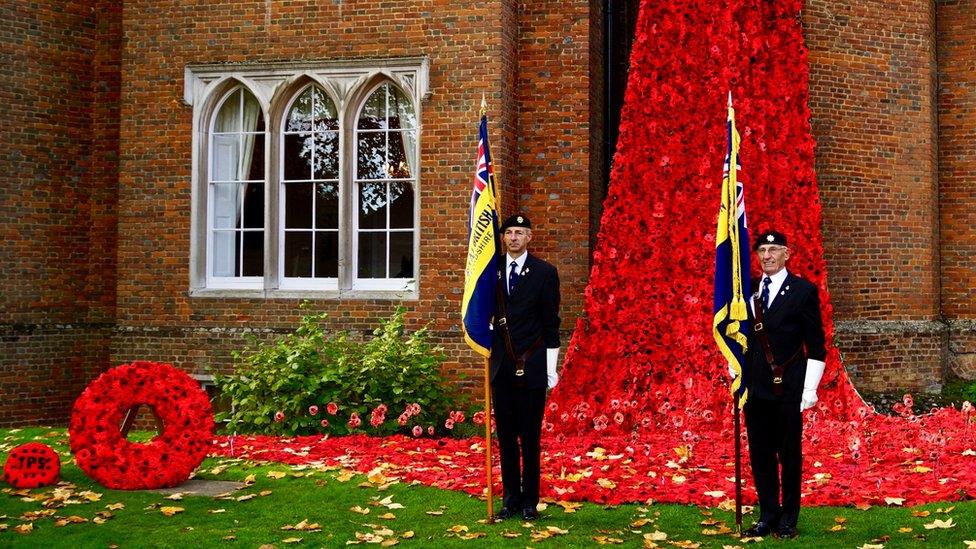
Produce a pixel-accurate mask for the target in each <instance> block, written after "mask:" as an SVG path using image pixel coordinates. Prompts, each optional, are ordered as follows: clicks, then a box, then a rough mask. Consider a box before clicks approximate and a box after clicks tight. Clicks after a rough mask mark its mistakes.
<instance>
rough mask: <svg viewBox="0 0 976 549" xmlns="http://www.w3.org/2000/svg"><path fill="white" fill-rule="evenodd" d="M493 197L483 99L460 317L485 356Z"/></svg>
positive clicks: (494, 237)
mask: <svg viewBox="0 0 976 549" xmlns="http://www.w3.org/2000/svg"><path fill="white" fill-rule="evenodd" d="M495 198H496V197H495V173H494V170H493V169H492V166H491V152H490V151H489V148H488V116H487V115H486V114H485V103H484V101H482V104H481V126H480V129H479V131H478V164H477V169H476V170H475V176H474V189H473V190H472V191H471V209H470V212H469V216H468V259H467V262H466V263H465V266H464V297H463V298H462V300H461V317H462V318H463V320H464V322H463V326H464V340H465V341H466V342H467V343H468V345H469V346H471V348H472V349H474V351H475V352H477V353H478V354H480V355H481V356H485V357H487V356H490V355H491V339H492V332H491V320H492V317H494V316H495V285H496V284H497V279H498V267H497V259H496V256H497V254H498V249H499V244H498V211H497V209H496V203H495Z"/></svg>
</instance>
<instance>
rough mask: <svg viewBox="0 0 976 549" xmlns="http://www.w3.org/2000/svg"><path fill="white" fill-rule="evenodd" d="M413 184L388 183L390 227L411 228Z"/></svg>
mask: <svg viewBox="0 0 976 549" xmlns="http://www.w3.org/2000/svg"><path fill="white" fill-rule="evenodd" d="M413 226H414V224H413V185H411V184H410V183H403V182H393V183H390V228H391V229H411V228H413Z"/></svg>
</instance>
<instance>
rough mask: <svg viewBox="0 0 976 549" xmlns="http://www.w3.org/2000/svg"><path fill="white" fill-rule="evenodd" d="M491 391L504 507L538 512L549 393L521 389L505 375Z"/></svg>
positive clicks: (499, 376) (542, 390)
mask: <svg viewBox="0 0 976 549" xmlns="http://www.w3.org/2000/svg"><path fill="white" fill-rule="evenodd" d="M491 388H492V395H491V398H492V404H493V406H494V408H495V428H496V430H497V432H498V448H499V452H500V453H501V462H502V485H503V487H504V488H505V494H504V499H503V504H504V506H505V507H507V508H509V509H511V510H513V511H519V510H521V509H526V508H532V509H535V506H536V505H538V504H539V469H540V464H539V461H540V457H539V454H540V449H539V439H540V438H541V436H542V415H543V413H544V412H545V408H546V389H545V388H542V389H526V388H520V387H517V386H516V384H515V382H514V376H506V375H503V374H501V373H499V375H498V376H497V377H496V378H495V383H493V384H492V386H491ZM520 461H521V467H520V466H519V462H520Z"/></svg>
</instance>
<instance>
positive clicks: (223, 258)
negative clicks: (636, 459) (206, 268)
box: [213, 231, 237, 276]
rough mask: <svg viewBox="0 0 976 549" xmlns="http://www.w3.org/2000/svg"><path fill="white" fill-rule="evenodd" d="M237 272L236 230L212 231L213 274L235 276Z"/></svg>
mask: <svg viewBox="0 0 976 549" xmlns="http://www.w3.org/2000/svg"><path fill="white" fill-rule="evenodd" d="M236 272H237V231H214V233H213V274H214V276H235V274H234V273H236Z"/></svg>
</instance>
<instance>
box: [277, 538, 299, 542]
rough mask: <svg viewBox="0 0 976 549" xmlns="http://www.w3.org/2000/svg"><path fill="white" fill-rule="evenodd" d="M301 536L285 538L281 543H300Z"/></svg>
mask: <svg viewBox="0 0 976 549" xmlns="http://www.w3.org/2000/svg"><path fill="white" fill-rule="evenodd" d="M301 542H302V538H285V539H283V540H281V543H301Z"/></svg>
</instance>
